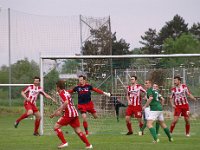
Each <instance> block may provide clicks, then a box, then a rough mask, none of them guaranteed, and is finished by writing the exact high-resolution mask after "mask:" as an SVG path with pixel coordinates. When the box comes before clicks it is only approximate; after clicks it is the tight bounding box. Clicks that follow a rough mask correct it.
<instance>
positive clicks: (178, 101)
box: [170, 76, 196, 137]
mask: <svg viewBox="0 0 200 150" xmlns="http://www.w3.org/2000/svg"><path fill="white" fill-rule="evenodd" d="M174 85H175V87H173V88H172V89H171V96H170V103H171V105H172V107H173V108H174V119H173V121H172V123H171V127H170V132H171V133H172V132H173V130H174V128H175V125H176V123H177V122H178V118H179V116H180V115H181V116H184V119H185V133H186V136H187V137H189V136H190V121H189V114H190V110H189V105H188V100H187V96H189V97H190V98H191V99H192V100H195V101H196V98H195V97H194V96H193V95H192V94H191V93H190V91H189V89H188V87H187V86H186V85H185V84H181V77H180V76H175V77H174Z"/></svg>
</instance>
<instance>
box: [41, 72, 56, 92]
mask: <svg viewBox="0 0 200 150" xmlns="http://www.w3.org/2000/svg"><path fill="white" fill-rule="evenodd" d="M58 79H59V73H58V71H57V70H56V69H53V70H51V71H50V72H49V73H48V74H47V75H46V76H45V77H44V83H45V84H44V88H45V91H48V92H51V91H52V90H55V83H56V82H57V81H58Z"/></svg>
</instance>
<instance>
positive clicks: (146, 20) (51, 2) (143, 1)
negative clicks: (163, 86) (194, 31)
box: [0, 0, 200, 65]
mask: <svg viewBox="0 0 200 150" xmlns="http://www.w3.org/2000/svg"><path fill="white" fill-rule="evenodd" d="M199 6H200V0H123V1H122V0H0V7H1V8H2V9H7V8H11V9H13V10H17V11H21V12H25V13H28V14H34V15H39V16H42V15H44V16H74V15H75V16H76V15H80V14H81V15H83V16H93V17H105V16H110V18H111V30H112V32H113V33H114V32H116V35H117V38H118V39H121V38H123V39H125V41H126V42H127V43H130V49H133V48H136V47H141V46H142V45H141V44H140V43H139V41H141V36H142V35H144V33H145V31H147V30H148V29H149V28H152V29H156V30H157V31H159V30H160V29H161V28H162V27H163V26H164V25H165V23H166V22H167V21H170V20H172V19H173V17H174V16H175V15H176V14H178V15H180V16H181V17H183V19H185V22H186V23H188V26H189V27H191V26H192V24H193V23H197V22H200V9H199V8H200V7H199ZM0 60H1V59H0ZM0 65H1V61H0Z"/></svg>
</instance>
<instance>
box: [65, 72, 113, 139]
mask: <svg viewBox="0 0 200 150" xmlns="http://www.w3.org/2000/svg"><path fill="white" fill-rule="evenodd" d="M91 91H94V92H97V93H99V94H104V95H106V96H108V97H110V93H106V92H103V91H102V90H100V89H97V88H94V87H93V86H92V85H90V84H88V83H86V77H85V76H83V75H81V76H79V84H78V85H77V86H76V87H74V88H73V89H72V90H68V92H69V93H73V92H77V93H78V110H79V111H80V112H81V116H82V118H83V127H84V129H85V133H86V136H88V134H89V131H88V123H87V115H86V113H87V112H89V113H91V114H92V116H93V117H94V118H95V119H96V118H97V113H96V110H95V108H94V104H93V102H92V100H91Z"/></svg>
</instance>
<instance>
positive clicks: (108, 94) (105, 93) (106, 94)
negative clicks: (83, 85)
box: [103, 92, 111, 97]
mask: <svg viewBox="0 0 200 150" xmlns="http://www.w3.org/2000/svg"><path fill="white" fill-rule="evenodd" d="M103 94H104V95H105V96H108V97H110V96H111V94H110V93H107V92H103Z"/></svg>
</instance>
